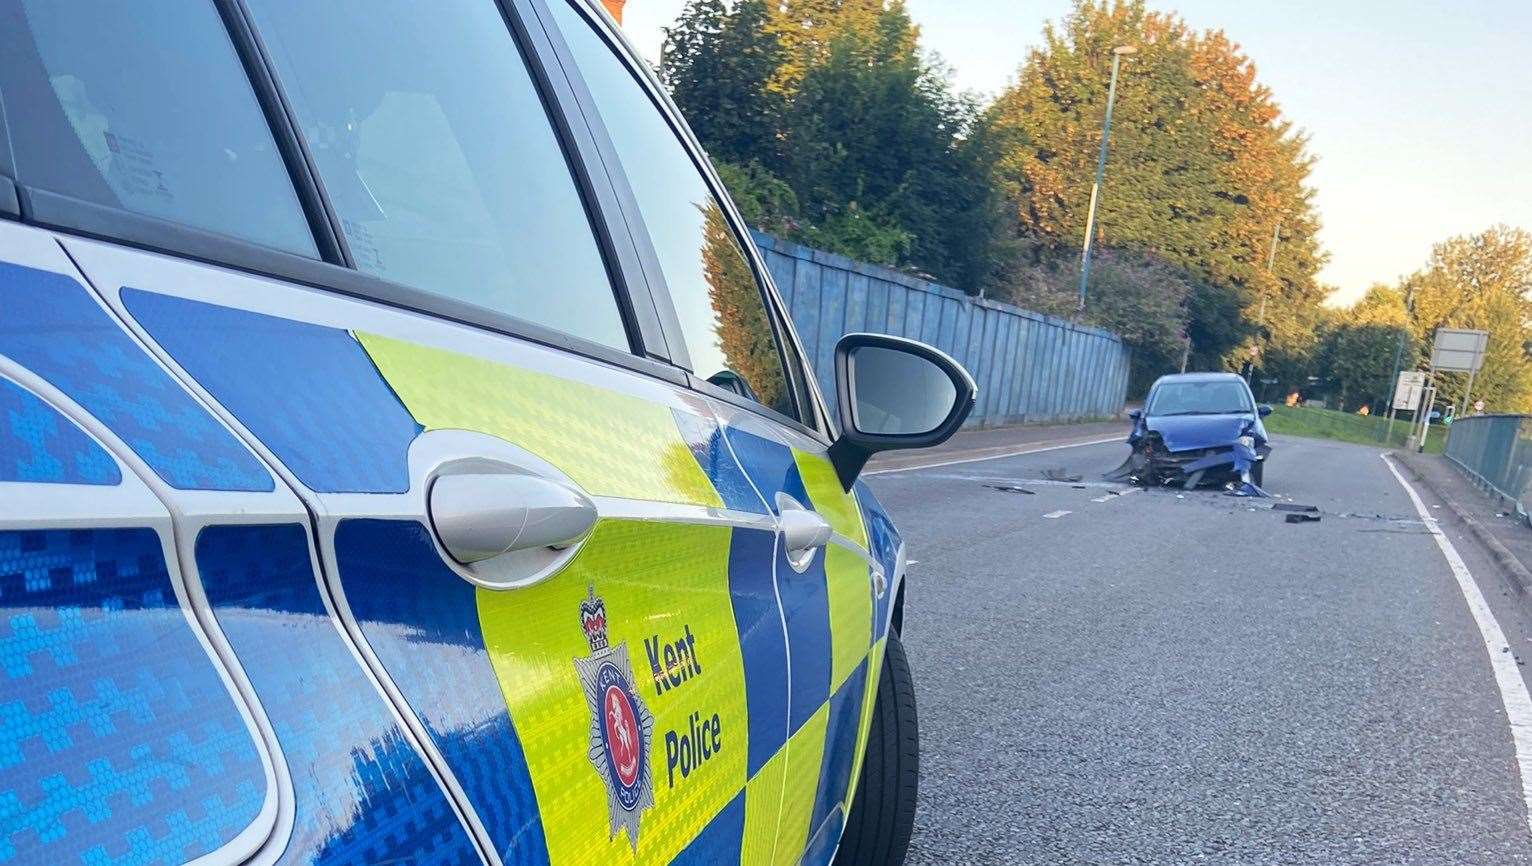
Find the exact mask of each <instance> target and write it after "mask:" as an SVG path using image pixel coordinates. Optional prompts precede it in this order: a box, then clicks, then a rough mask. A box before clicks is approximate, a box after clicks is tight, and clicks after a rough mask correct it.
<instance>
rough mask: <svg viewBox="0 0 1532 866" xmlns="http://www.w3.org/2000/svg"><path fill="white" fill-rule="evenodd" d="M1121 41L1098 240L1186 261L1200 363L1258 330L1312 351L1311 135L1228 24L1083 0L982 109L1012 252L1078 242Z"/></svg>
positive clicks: (1051, 251)
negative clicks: (1221, 28) (1288, 112)
mask: <svg viewBox="0 0 1532 866" xmlns="http://www.w3.org/2000/svg"><path fill="white" fill-rule="evenodd" d="M1120 45H1131V46H1134V47H1135V48H1136V49H1137V50H1136V53H1134V54H1132V55H1130V56H1129V57H1128V58H1127V59H1126V61H1125V62H1124V63H1123V65H1122V71H1121V75H1120V79H1119V83H1118V90H1117V103H1116V106H1115V109H1114V117H1113V125H1112V135H1111V142H1110V144H1111V155H1110V161H1109V164H1108V170H1107V176H1106V181H1105V185H1104V188H1103V189H1102V190H1101V194H1100V198H1099V204H1098V211H1097V220H1096V233H1097V237H1096V242H1097V243H1099V244H1103V245H1105V246H1107V247H1112V248H1119V249H1129V250H1140V251H1143V252H1145V253H1148V254H1152V255H1153V256H1155V257H1156V258H1159V259H1162V260H1164V261H1167V262H1169V263H1171V264H1174V265H1177V266H1180V267H1182V268H1184V269H1186V271H1187V272H1188V273H1189V275H1190V277H1191V279H1192V280H1193V281H1194V282H1195V284H1196V285H1197V286H1198V291H1197V292H1196V293H1194V294H1193V296H1192V297H1191V298H1190V299H1189V301H1188V305H1187V306H1188V322H1187V331H1188V333H1190V334H1191V336H1192V340H1193V345H1192V353H1193V356H1194V358H1195V359H1196V363H1197V364H1198V365H1199V366H1218V365H1220V364H1221V363H1225V364H1228V365H1229V366H1233V365H1234V361H1235V358H1236V357H1237V356H1238V354H1239V352H1240V351H1242V350H1243V349H1244V348H1245V347H1247V346H1248V345H1256V344H1259V345H1262V346H1265V347H1269V348H1267V351H1268V352H1277V353H1282V352H1289V353H1303V352H1311V351H1312V349H1313V336H1312V335H1313V333H1314V322H1315V321H1316V317H1317V308H1318V305H1319V303H1320V301H1321V300H1322V299H1323V297H1324V295H1325V290H1324V289H1323V288H1322V287H1321V286H1320V285H1319V284H1318V282H1317V281H1316V279H1315V274H1316V273H1317V271H1318V269H1319V266H1320V265H1321V264H1322V255H1321V253H1320V249H1319V244H1318V241H1317V239H1316V237H1315V232H1316V231H1317V229H1318V219H1317V217H1316V216H1315V214H1314V212H1313V208H1312V204H1311V195H1312V193H1311V191H1310V190H1309V188H1308V187H1307V185H1306V182H1307V178H1308V174H1309V170H1310V167H1311V159H1310V158H1309V157H1308V155H1307V154H1306V151H1305V143H1304V139H1303V137H1302V136H1301V135H1299V134H1297V133H1296V132H1295V131H1294V130H1293V129H1292V127H1291V125H1290V124H1289V123H1288V122H1287V121H1286V120H1284V119H1283V118H1282V115H1281V111H1280V109H1279V107H1278V106H1277V104H1276V102H1275V100H1274V98H1273V97H1272V94H1271V92H1270V90H1269V89H1268V88H1266V87H1265V86H1263V85H1261V84H1260V83H1259V82H1258V81H1257V79H1256V69H1255V66H1254V64H1253V63H1252V62H1251V61H1250V59H1249V58H1247V57H1246V56H1244V55H1243V54H1242V53H1241V52H1240V50H1239V47H1238V46H1237V45H1236V44H1235V43H1233V42H1232V41H1231V40H1230V39H1229V38H1228V37H1227V36H1226V35H1224V34H1223V33H1221V32H1218V31H1211V32H1197V31H1194V30H1192V29H1191V28H1190V27H1188V26H1187V25H1186V23H1185V22H1183V21H1182V20H1181V19H1180V18H1178V17H1176V16H1175V15H1171V14H1166V13H1161V12H1155V11H1151V10H1149V9H1148V8H1147V6H1146V5H1145V4H1144V3H1143V2H1141V0H1115V2H1093V0H1077V2H1076V3H1075V6H1074V8H1073V11H1072V12H1071V13H1070V14H1069V15H1068V16H1067V17H1066V18H1065V19H1064V20H1063V21H1062V22H1060V23H1059V24H1058V25H1049V26H1048V27H1047V28H1046V29H1045V31H1044V34H1043V41H1042V45H1041V46H1039V47H1038V48H1036V49H1034V50H1033V51H1032V52H1031V53H1030V54H1029V55H1028V57H1027V59H1026V62H1025V63H1024V64H1023V66H1022V67H1021V70H1020V73H1019V75H1018V78H1017V81H1016V83H1015V84H1014V85H1013V86H1012V87H1010V88H1008V89H1007V90H1006V91H1005V92H1004V93H1002V94H1001V95H1000V97H999V98H998V99H997V100H996V102H995V103H994V104H993V105H992V106H991V107H990V108H989V110H988V111H987V112H986V113H985V116H984V118H983V121H982V128H983V133H982V134H983V135H984V137H986V138H987V139H988V141H989V147H990V149H991V153H992V154H993V162H992V164H991V170H992V177H993V183H994V184H995V186H996V187H997V188H999V189H1000V190H1001V191H1002V195H1003V197H1004V200H1005V202H1006V204H1007V208H1006V220H1007V223H1008V225H1009V231H1010V232H1011V233H1012V234H1013V236H1014V238H1015V239H1016V241H1017V242H1018V243H1019V246H1020V247H1021V249H1022V255H1021V257H1020V258H1019V259H1018V260H1017V262H1016V263H1015V267H1019V268H1026V267H1034V266H1036V265H1037V264H1038V263H1040V262H1043V261H1045V260H1046V259H1048V258H1050V257H1056V256H1061V255H1062V256H1076V255H1078V251H1079V248H1080V245H1081V243H1082V242H1083V240H1084V232H1085V221H1086V213H1087V209H1088V206H1089V201H1090V194H1091V183H1092V179H1093V175H1094V172H1095V155H1096V149H1097V146H1098V145H1099V142H1100V135H1101V124H1102V117H1103V115H1104V114H1105V111H1106V96H1107V84H1108V79H1109V77H1110V73H1111V63H1112V49H1113V48H1114V47H1116V46H1120ZM1279 221H1280V223H1281V224H1282V239H1281V246H1280V251H1279V252H1280V254H1279V256H1278V257H1277V261H1276V264H1275V267H1274V268H1272V270H1271V271H1270V272H1268V271H1267V267H1266V265H1267V251H1268V247H1269V244H1270V239H1271V236H1272V233H1273V231H1274V230H1276V228H1277V224H1278V222H1279ZM996 279H997V281H998V283H999V285H1000V286H1002V287H1003V286H1005V285H1010V284H1014V283H1015V282H1016V281H1015V279H1014V276H1013V275H1012V274H1007V273H1005V272H1001V273H999V274H997V275H996ZM1263 298H1264V299H1265V312H1264V315H1263V314H1262V312H1261V306H1262V299H1263ZM1018 300H1019V301H1021V302H1023V303H1026V302H1027V301H1028V300H1029V299H1028V298H1026V297H1024V296H1023V297H1019V298H1018ZM1088 312H1089V311H1088ZM1258 328H1259V330H1258Z"/></svg>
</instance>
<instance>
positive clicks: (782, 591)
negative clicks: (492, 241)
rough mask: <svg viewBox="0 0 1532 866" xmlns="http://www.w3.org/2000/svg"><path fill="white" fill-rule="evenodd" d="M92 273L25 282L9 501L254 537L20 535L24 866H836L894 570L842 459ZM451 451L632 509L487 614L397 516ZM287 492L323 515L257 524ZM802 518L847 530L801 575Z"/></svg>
mask: <svg viewBox="0 0 1532 866" xmlns="http://www.w3.org/2000/svg"><path fill="white" fill-rule="evenodd" d="M66 270H67V268H66V267H63V266H60V267H57V268H49V267H29V266H24V265H19V264H4V263H0V309H3V310H4V311H5V314H4V316H3V317H0V497H16V496H21V495H29V492H30V491H39V490H42V489H43V488H55V489H58V488H69V489H72V490H75V491H78V493H79V496H80V497H81V500H80V501H82V502H85V503H89V501H90V496H91V493H90V491H91V490H93V489H99V488H104V487H106V488H111V487H120V486H123V485H144V486H146V487H148V488H150V489H153V490H154V491H156V492H157V493H159V494H160V496H161V498H163V499H166V500H167V501H170V502H172V503H183V502H184V503H189V504H185V505H184V507H183V505H177V506H176V508H175V509H174V515H173V516H174V519H175V520H183V519H184V517H185V515H187V514H191V513H193V512H194V511H196V509H197V508H203V509H204V511H206V510H208V509H211V510H213V511H218V509H221V508H222V507H223V506H222V505H219V506H217V507H216V508H215V507H213V506H211V505H207V503H210V502H212V500H211V499H209V497H213V496H217V497H219V498H218V501H219V502H220V503H229V505H230V508H231V509H232V510H231V511H230V512H229V514H230V517H229V519H227V520H219V519H216V518H215V519H207V518H205V517H204V518H202V519H200V522H199V523H198V524H197V528H196V530H195V534H194V536H193V537H190V538H180V537H172V536H173V535H174V534H173V533H172V532H171V531H170V530H169V528H168V527H169V526H170V525H172V523H173V521H172V520H171V519H170V517H171V516H172V515H170V513H169V512H167V517H166V519H165V520H163V521H158V520H149V521H136V520H134V519H130V518H122V519H117V520H113V519H110V518H99V519H92V520H81V521H75V520H71V519H66V518H63V517H61V518H60V519H59V520H58V521H56V522H57V525H55V526H43V525H36V526H28V527H27V528H21V529H14V530H10V529H8V530H5V531H0V864H13V863H27V864H32V863H47V864H88V866H95V864H157V863H183V862H193V861H197V862H207V863H236V862H263V863H294V864H296V863H325V864H341V863H346V864H364V863H367V864H371V863H383V862H388V863H407V864H458V863H495V864H522V863H526V864H534V863H560V864H562V863H593V864H596V863H599V864H613V863H630V862H632V863H670V862H680V863H744V864H774V863H794V862H799V861H800V858H802V859H803V860H804V861H806V862H807V861H817V862H822V861H824V860H827V859H828V857H829V856H830V854H831V853H832V852H833V847H834V844H835V840H836V839H837V838H838V835H839V827H840V825H841V823H842V822H843V821H844V817H845V813H846V810H847V809H848V808H849V802H850V799H851V797H852V794H853V790H852V789H853V787H854V785H853V780H854V779H855V778H856V774H857V765H858V762H859V760H860V755H861V753H862V745H863V743H864V742H865V738H866V735H867V729H868V725H869V722H870V718H871V710H872V707H871V703H872V696H873V695H874V694H875V693H876V688H877V683H876V680H877V675H878V672H879V670H880V669H881V659H882V651H883V645H884V643H883V642H884V636H885V632H886V629H887V626H888V622H889V618H890V613H889V605H890V604H891V603H892V601H893V599H892V595H893V592H892V587H891V586H890V582H891V581H893V580H894V578H895V569H896V562H895V559H896V555H897V550H898V546H899V541H898V537H897V535H896V534H895V533H894V531H893V529H892V525H891V523H890V522H889V521H888V519H887V517H886V515H884V514H883V512H882V509H881V507H880V506H879V505H878V504H877V502H876V500H875V499H874V498H872V496H871V494H870V493H868V492H867V491H866V490H865V488H863V487H861V486H860V485H859V486H858V488H857V490H856V492H855V493H851V494H848V493H846V492H845V491H844V490H843V489H842V488H841V486H840V484H839V482H838V481H837V479H836V476H835V472H834V470H833V469H832V467H831V466H830V464H829V462H828V460H827V459H826V458H825V456H824V455H823V453H816V452H815V451H813V450H812V449H809V448H807V447H802V443H795V442H791V441H788V440H787V439H785V438H783V437H777V436H773V435H770V433H769V431H762V430H759V429H747V428H748V425H744V426H735V425H733V424H731V423H724V422H722V421H721V420H720V417H721V416H718V415H715V414H713V413H710V412H709V411H708V410H707V406H706V405H705V404H703V403H701V402H692V403H688V402H686V401H684V400H683V401H679V402H678V401H674V400H672V401H665V400H658V399H650V398H649V397H646V396H643V395H641V394H639V395H636V394H635V393H634V392H633V391H632V390H631V389H623V388H615V389H609V388H604V387H602V386H600V385H599V384H593V383H592V382H590V381H580V380H576V379H574V378H570V377H566V376H563V375H561V374H559V373H557V372H547V371H545V370H542V369H538V368H537V367H536V366H535V365H518V364H512V363H505V362H503V361H501V360H497V359H494V358H487V357H484V356H482V355H480V354H475V353H471V352H459V351H454V350H453V349H450V348H446V347H443V346H442V345H440V342H441V341H439V340H437V341H434V342H427V341H416V340H413V339H410V338H408V337H401V336H400V335H399V334H385V333H375V332H373V331H369V330H367V329H364V328H350V327H339V326H335V325H334V324H327V323H322V322H313V321H304V320H302V319H300V318H299V317H288V316H282V315H273V314H269V313H266V312H255V311H251V310H247V309H240V308H236V307H234V306H229V305H226V304H219V303H210V302H208V301H206V300H197V299H192V298H188V297H183V296H180V295H177V294H168V293H162V292H158V291H156V290H155V288H154V286H151V285H126V284H120V285H119V286H118V288H117V289H115V290H113V291H109V292H106V293H105V294H106V295H107V297H106V298H105V299H104V300H103V299H99V298H98V297H97V296H96V295H94V294H93V293H92V292H91V291H90V290H89V289H87V288H86V287H85V285H83V283H82V282H81V281H79V280H78V279H76V277H75V276H73V275H71V274H69V273H65V271H66ZM117 317H120V319H121V321H119V319H118V318H117ZM340 324H344V323H340ZM134 333H136V334H137V337H136V338H135V336H133V334H134ZM145 346H149V347H152V349H151V348H146V347H145ZM178 378H181V379H184V380H185V381H187V382H190V383H193V384H194V386H195V388H193V389H188V388H187V387H184V386H183V385H182V384H181V382H180V381H178ZM194 392H195V393H194ZM199 398H200V399H199ZM204 404H205V405H204ZM208 407H211V408H208ZM220 413H223V416H222V417H223V418H224V419H226V420H227V422H228V423H227V425H226V424H225V421H224V420H220ZM433 431H470V432H473V433H477V434H482V435H486V436H490V437H495V438H497V439H500V440H503V441H505V442H508V443H511V444H513V445H515V446H517V447H519V448H522V449H525V450H526V451H527V452H529V453H531V454H533V455H535V456H536V457H537V458H539V459H541V460H544V461H547V463H548V464H551V465H552V466H554V467H556V468H557V469H558V470H559V471H560V472H562V473H563V474H565V475H566V476H567V477H568V478H569V479H570V480H571V481H572V482H573V483H575V484H577V485H578V486H579V487H580V488H581V489H582V490H583V491H584V492H585V493H587V494H589V495H590V496H591V497H594V498H596V499H597V500H598V501H599V502H601V503H603V505H604V506H609V509H608V510H606V511H604V512H603V517H602V518H601V519H600V520H599V521H598V522H597V524H596V526H595V528H594V530H593V531H592V533H591V535H590V536H589V537H588V538H587V539H586V540H585V541H584V542H583V543H582V544H581V546H580V547H579V549H578V552H577V553H576V554H574V556H573V557H572V559H570V560H569V561H568V563H567V564H565V565H563V566H562V567H561V569H560V570H559V571H558V572H557V573H556V574H554V575H553V576H552V577H551V578H549V579H546V580H543V581H541V582H538V583H536V584H535V585H531V586H526V587H522V588H517V589H511V590H503V589H494V588H487V587H485V586H476V585H473V584H471V583H469V582H468V581H465V580H464V579H463V578H462V576H461V575H460V574H459V573H458V572H457V571H455V570H454V569H453V568H452V567H450V566H449V564H448V563H446V562H444V560H443V557H442V555H441V553H440V552H439V550H438V548H437V547H436V545H435V543H434V542H433V540H432V537H431V532H430V528H429V526H428V525H427V524H426V523H425V522H424V521H423V519H422V518H421V517H419V516H411V515H410V514H408V513H407V512H406V511H405V510H403V509H399V510H396V511H390V506H388V505H387V503H388V502H390V501H392V500H394V499H399V500H402V499H403V498H404V497H406V496H407V495H408V494H409V493H410V491H411V485H412V483H414V482H413V481H412V476H411V474H410V472H411V470H410V453H411V449H412V446H413V445H414V444H415V443H416V442H417V441H418V440H420V439H421V437H424V436H428V435H431V434H432V433H433ZM113 454H115V455H116V457H114V456H113ZM284 484H285V485H287V486H290V487H291V488H292V489H293V490H294V491H295V492H296V495H297V497H298V499H300V500H301V501H302V502H303V503H304V504H305V505H306V506H307V507H308V510H309V511H310V512H311V513H313V514H315V515H318V517H317V518H310V517H309V516H308V515H307V514H305V513H304V512H303V511H302V510H301V509H296V510H293V511H291V512H290V513H289V516H287V517H272V518H270V519H259V520H255V519H252V518H248V517H238V516H236V515H237V512H238V509H239V508H240V507H241V506H240V503H241V502H243V501H247V500H248V501H251V502H254V501H255V499H256V498H259V497H267V498H268V499H269V498H270V497H275V496H279V495H280V494H281V491H282V489H283V487H284ZM777 494H784V495H786V496H788V497H791V498H792V499H794V500H796V501H798V502H801V503H803V504H804V505H806V506H810V507H813V508H815V509H816V510H818V511H819V513H820V514H822V515H824V516H825V517H826V518H827V519H828V520H829V522H830V523H831V524H832V527H833V529H834V530H835V534H836V538H835V540H834V542H833V543H831V544H830V545H828V546H827V547H826V548H824V549H823V550H822V551H821V552H820V553H819V555H817V556H816V557H815V558H814V559H813V560H812V561H811V562H810V563H809V564H808V566H807V567H806V568H804V569H803V570H801V571H800V570H798V569H796V568H794V567H793V566H792V564H790V563H789V562H788V561H787V560H786V558H785V556H784V554H783V553H782V551H781V550H780V549H779V545H778V543H777V538H776V534H775V532H774V530H773V529H772V526H773V524H772V522H771V521H772V519H773V514H774V509H775V508H776V507H777V506H776V505H775V502H776V501H777V500H776V495H777ZM260 501H261V502H266V501H267V499H261V500H260ZM197 503H202V504H201V505H199V504H197ZM263 507H264V506H263ZM251 508H252V509H253V510H254V511H259V510H260V509H259V508H256V507H255V506H251ZM667 509H668V510H667ZM277 511H280V509H277ZM273 513H276V512H275V511H274V512H273ZM175 525H177V526H180V525H181V524H179V523H177V524H175ZM179 531H180V530H178V532H179ZM199 858H202V859H200V860H199Z"/></svg>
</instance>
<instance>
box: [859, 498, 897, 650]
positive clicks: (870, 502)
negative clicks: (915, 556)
mask: <svg viewBox="0 0 1532 866" xmlns="http://www.w3.org/2000/svg"><path fill="white" fill-rule="evenodd" d="M852 492H854V493H855V494H856V501H857V505H858V506H859V507H860V508H861V509H862V525H863V526H866V527H867V548H868V550H869V551H870V552H871V553H872V555H873V558H874V559H876V560H877V561H878V564H879V565H881V566H882V567H883V573H884V574H885V575H887V576H888V582H889V583H888V591H887V592H885V593H883V597H882V598H876V597H874V598H873V605H872V639H873V642H874V643H876V642H877V641H878V640H879V639H880V638H882V637H883V635H884V633H885V632H886V631H887V630H888V629H887V625H888V606H889V605H891V604H893V603H894V584H893V581H894V569H895V568H897V567H898V565H899V545H900V543H901V539H900V536H899V530H897V529H895V528H894V521H893V520H891V519H889V516H888V512H887V511H886V510H884V508H883V503H881V502H879V501H878V497H876V496H874V495H872V488H871V487H868V486H867V485H866V484H865V483H863V482H861V481H858V482H857V483H856V486H855V487H854V488H852Z"/></svg>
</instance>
